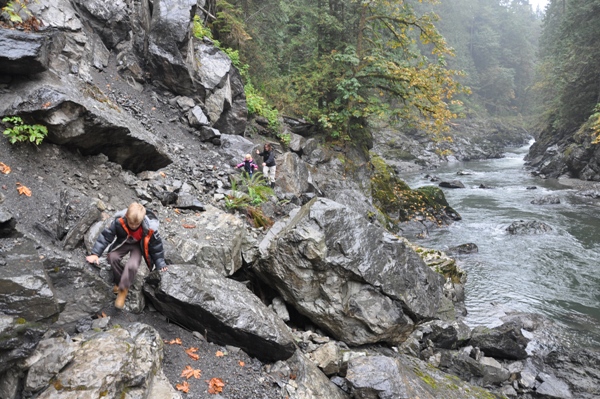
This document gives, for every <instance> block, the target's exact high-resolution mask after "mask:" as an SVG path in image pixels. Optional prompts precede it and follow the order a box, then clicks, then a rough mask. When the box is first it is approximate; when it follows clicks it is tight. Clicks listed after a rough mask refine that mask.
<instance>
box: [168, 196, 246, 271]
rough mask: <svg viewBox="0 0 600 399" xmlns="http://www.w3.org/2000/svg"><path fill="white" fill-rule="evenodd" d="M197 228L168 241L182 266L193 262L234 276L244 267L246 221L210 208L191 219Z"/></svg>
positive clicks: (171, 237)
mask: <svg viewBox="0 0 600 399" xmlns="http://www.w3.org/2000/svg"><path fill="white" fill-rule="evenodd" d="M188 223H193V224H192V225H190V226H194V228H193V229H188V230H189V231H188V232H186V231H181V230H185V229H181V230H178V231H176V232H175V234H172V233H170V232H165V234H164V237H165V239H169V241H171V242H173V243H174V245H175V249H176V251H177V253H178V257H179V258H180V259H179V260H180V262H181V263H191V264H195V265H198V266H202V267H205V268H210V269H213V270H215V271H217V272H218V273H219V274H221V275H223V276H230V275H232V274H233V273H235V272H236V271H238V270H239V269H240V268H241V267H242V244H243V243H244V242H245V237H246V235H247V230H246V226H245V221H244V220H242V219H240V218H239V217H237V216H236V215H233V214H231V213H227V212H223V211H221V210H220V209H218V208H215V207H214V206H206V210H205V211H204V212H202V213H201V214H198V215H194V216H190V217H188Z"/></svg>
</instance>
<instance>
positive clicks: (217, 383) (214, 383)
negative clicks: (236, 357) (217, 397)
mask: <svg viewBox="0 0 600 399" xmlns="http://www.w3.org/2000/svg"><path fill="white" fill-rule="evenodd" d="M224 386H225V383H224V382H223V380H222V379H220V378H211V380H210V381H208V393H211V394H217V393H220V392H223V387H224Z"/></svg>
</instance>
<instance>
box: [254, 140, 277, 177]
mask: <svg viewBox="0 0 600 399" xmlns="http://www.w3.org/2000/svg"><path fill="white" fill-rule="evenodd" d="M256 154H258V155H259V156H261V157H263V164H262V166H263V175H265V178H266V179H267V180H268V181H269V183H270V184H271V187H273V186H275V172H276V171H277V165H276V164H275V152H274V151H273V147H272V146H271V144H270V143H266V144H265V146H264V148H263V151H262V152H259V150H256Z"/></svg>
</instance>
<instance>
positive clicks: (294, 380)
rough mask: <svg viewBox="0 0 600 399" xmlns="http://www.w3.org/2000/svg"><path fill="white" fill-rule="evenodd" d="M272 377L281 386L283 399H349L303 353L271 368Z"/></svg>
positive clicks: (296, 354)
mask: <svg viewBox="0 0 600 399" xmlns="http://www.w3.org/2000/svg"><path fill="white" fill-rule="evenodd" d="M271 375H272V377H273V379H274V380H275V382H276V383H277V384H278V385H279V386H281V387H282V388H281V394H282V395H281V397H284V398H297V399H321V398H327V399H348V395H347V394H346V393H345V392H344V391H342V390H341V389H340V388H338V387H337V386H336V385H334V384H333V383H332V382H331V381H330V380H329V379H328V378H327V376H326V375H325V374H323V373H322V372H321V370H319V368H318V367H317V366H316V365H315V364H314V363H313V362H312V361H311V360H310V359H308V358H307V357H306V356H305V355H304V354H303V353H302V352H301V351H296V353H294V356H292V357H291V358H289V359H288V360H287V361H285V362H283V361H279V362H277V363H275V364H274V365H273V366H272V367H271Z"/></svg>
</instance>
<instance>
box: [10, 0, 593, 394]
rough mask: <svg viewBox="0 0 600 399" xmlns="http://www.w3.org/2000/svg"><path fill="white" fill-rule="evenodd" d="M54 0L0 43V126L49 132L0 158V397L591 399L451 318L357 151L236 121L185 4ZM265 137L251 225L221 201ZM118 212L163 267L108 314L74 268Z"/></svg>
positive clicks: (109, 298) (572, 383)
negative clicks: (134, 225)
mask: <svg viewBox="0 0 600 399" xmlns="http://www.w3.org/2000/svg"><path fill="white" fill-rule="evenodd" d="M59 3H60V4H58V5H57V4H56V2H52V3H50V2H49V1H44V0H42V1H40V2H39V3H38V4H37V5H35V6H33V5H32V11H33V12H35V13H36V15H37V16H38V17H39V18H40V20H42V21H43V22H44V26H45V27H46V28H45V30H43V31H42V32H39V33H26V32H20V31H14V30H10V29H0V35H2V36H1V38H2V41H0V43H11V46H6V47H3V45H1V44H0V50H1V51H2V52H3V54H8V56H5V57H2V58H1V59H0V61H1V62H0V70H1V71H2V72H3V74H4V76H5V77H4V78H3V79H4V80H3V81H2V87H1V90H2V100H3V101H2V102H1V103H0V115H2V116H5V115H19V116H21V117H23V118H24V120H26V121H27V122H28V123H40V124H43V125H45V126H47V127H48V130H49V135H48V137H47V138H46V139H45V140H44V142H43V143H42V144H41V145H40V146H39V147H38V146H35V145H32V144H30V143H20V144H16V145H9V144H8V142H7V141H5V142H4V143H2V145H0V162H2V165H4V166H3V168H2V171H3V172H2V174H0V188H1V190H0V270H1V271H2V272H1V273H0V312H1V315H0V316H1V317H0V337H1V338H0V343H1V345H0V397H2V398H7V399H17V398H23V397H32V398H75V397H77V398H79V397H83V396H86V397H107V398H138V397H152V398H154V397H156V398H158V397H160V398H177V397H188V398H209V397H215V396H214V395H215V394H216V393H219V395H220V397H224V398H236V399H240V398H294V399H300V398H302V399H311V398H314V399H316V398H323V397H326V398H333V399H335V398H340V399H342V398H364V397H368V396H373V395H378V396H379V397H421V398H457V399H458V398H480V397H501V395H505V396H512V397H515V396H520V397H523V398H528V397H569V396H568V395H571V396H572V395H579V396H578V397H581V398H588V397H589V398H591V397H593V395H594V394H595V392H594V391H593V389H594V388H593V387H594V386H598V384H596V382H597V376H596V375H595V374H594V373H593V372H592V371H593V370H595V369H597V367H595V365H596V363H594V362H596V360H595V359H597V358H596V357H594V356H595V355H594V354H587V355H586V356H587V357H581V356H579V357H575V354H574V353H570V352H565V351H563V350H559V347H558V346H556V345H554V344H552V345H551V344H547V345H544V346H542V345H540V348H542V347H543V349H544V350H537V351H535V352H532V351H531V350H529V351H528V346H529V345H530V344H531V342H534V343H537V342H542V341H541V339H538V338H536V337H537V336H538V335H536V334H541V333H542V332H544V331H547V328H546V327H545V326H544V323H543V322H542V321H538V320H537V319H535V318H533V319H532V317H531V316H530V315H519V316H518V317H517V316H515V317H514V318H513V319H511V320H507V324H506V325H503V326H501V327H498V328H495V329H491V330H486V329H478V330H473V331H471V330H470V329H469V328H468V327H467V326H466V325H465V324H464V323H463V322H462V321H461V315H462V313H463V311H464V303H463V301H464V291H463V284H464V279H465V278H466V276H465V275H464V272H462V271H461V270H460V268H457V267H456V265H455V262H454V261H453V260H452V259H451V258H448V257H447V256H446V255H445V254H443V253H441V252H439V251H435V250H430V249H424V248H419V247H417V246H414V245H413V244H411V243H410V242H407V241H405V240H404V239H403V238H402V237H399V236H398V235H396V234H392V233H391V232H390V230H392V231H393V228H391V226H390V224H388V223H387V222H388V221H390V220H392V219H393V217H392V216H394V215H392V216H390V215H389V214H391V212H389V214H388V218H387V219H386V218H384V217H382V213H383V212H382V211H381V210H380V209H379V205H380V204H381V202H382V200H381V199H377V200H374V196H373V192H372V190H373V188H372V187H373V186H372V185H371V181H372V177H373V175H374V172H373V170H372V163H371V162H370V160H369V159H368V157H367V155H366V154H365V153H364V151H362V150H361V151H359V150H357V149H355V148H352V147H349V146H344V145H343V143H326V142H325V140H323V138H322V137H320V136H318V135H317V134H315V133H316V132H314V130H311V129H307V128H306V125H305V124H302V123H299V122H298V121H294V120H292V119H288V120H287V122H288V123H285V122H282V126H281V130H280V131H279V132H278V133H280V134H284V135H288V136H287V137H289V142H288V143H286V144H285V145H284V144H283V143H278V142H277V140H276V139H275V135H261V134H260V133H268V131H267V130H266V129H265V128H264V127H262V126H261V125H260V123H257V124H253V125H251V126H247V118H246V116H247V115H246V112H247V110H246V106H245V97H244V93H243V86H242V81H241V79H240V77H239V74H238V73H237V71H236V69H235V68H234V67H233V66H232V64H231V61H230V60H229V59H228V58H227V56H226V55H225V54H224V53H222V52H221V51H220V50H218V49H217V48H216V47H214V46H213V45H212V44H211V43H210V42H208V41H204V40H199V39H196V38H193V37H192V36H191V34H190V32H189V30H186V29H182V28H181V27H188V26H189V25H190V21H191V17H192V16H193V15H194V14H196V13H198V14H200V15H201V14H202V10H201V9H200V8H199V7H197V5H196V2H195V1H192V2H181V1H172V0H161V1H158V2H157V1H155V2H152V3H150V2H146V1H142V2H138V3H135V4H130V5H129V6H127V7H126V6H125V3H122V2H115V3H110V4H107V3H105V2H103V1H100V0H98V1H88V2H85V3H78V2H76V3H71V2H67V1H59ZM107 10H108V11H110V12H107ZM161 10H171V11H172V12H170V13H163V12H160V11H161ZM124 15H126V16H127V18H122V16H124ZM15 48H16V49H18V50H19V51H15V52H14V53H13V52H11V49H15ZM188 54H193V55H194V57H191V58H190V57H187V55H188ZM197 60H200V61H201V62H196V61H197ZM259 122H260V121H259ZM266 141H273V142H274V144H277V159H278V179H277V183H276V187H275V189H274V192H273V193H270V194H269V196H268V198H267V199H266V201H265V202H264V203H263V204H261V206H260V210H261V212H262V215H263V216H264V219H261V220H263V221H264V220H267V222H268V223H267V226H270V225H271V222H272V223H273V225H272V226H271V227H270V228H268V227H265V226H262V227H261V225H260V224H257V223H256V222H257V220H256V218H255V217H253V216H252V214H249V213H247V212H245V211H243V210H242V211H235V210H232V208H231V207H230V206H227V201H226V200H228V199H229V200H231V199H232V198H236V196H239V195H241V194H240V191H241V190H242V188H241V187H238V189H236V190H234V188H235V187H233V186H232V184H231V178H232V177H237V176H239V171H238V170H236V169H234V165H235V164H237V163H238V162H240V161H241V159H242V158H243V155H244V154H246V153H251V154H254V153H255V150H256V149H259V148H261V147H262V145H263V144H264V142H266ZM324 144H325V145H324ZM465 151H466V150H464V151H463V150H461V151H460V153H463V152H465ZM458 153H459V152H457V154H458ZM482 156H483V155H482ZM391 158H394V157H393V156H392V157H391ZM413 163H414V162H413ZM419 163H421V164H423V162H420V161H419V162H417V163H414V164H415V165H418V164H419ZM421 166H422V165H421ZM395 184H397V186H398V188H401V184H400V182H398V181H396V182H395ZM442 200H443V196H442ZM132 201H139V202H142V203H143V204H145V205H146V206H147V207H148V208H150V209H152V210H153V211H155V213H156V214H157V215H158V217H159V219H160V222H161V227H160V234H161V236H162V238H163V240H164V243H165V248H166V253H167V262H168V263H169V270H168V271H167V272H165V273H159V272H157V271H154V272H150V271H148V270H147V269H145V268H143V267H142V268H141V271H140V273H138V276H137V278H136V281H135V282H134V284H133V286H132V289H131V292H130V294H129V296H128V299H127V302H126V305H125V309H124V310H123V311H118V310H116V309H114V307H113V301H114V296H113V293H112V284H111V274H110V273H111V272H110V270H109V269H108V268H107V265H106V264H105V263H101V265H100V267H99V268H98V267H95V266H92V265H90V264H87V263H86V262H85V261H84V256H85V254H86V253H87V252H88V251H89V248H90V245H91V243H92V242H93V241H94V239H95V237H96V236H97V235H98V233H99V231H101V229H102V227H103V226H104V225H105V224H106V223H107V221H109V220H110V219H109V218H110V217H111V215H112V214H113V213H114V212H115V211H117V210H120V209H122V208H125V207H126V206H127V205H128V204H129V203H130V202H132ZM377 201H379V202H377ZM389 204H390V207H389V208H388V209H391V210H395V211H397V210H398V209H399V205H398V201H397V200H396V199H395V198H391V200H390V201H389ZM394 220H400V218H398V217H396V219H394ZM542 335H543V334H542ZM543 342H546V341H543ZM529 349H531V348H529ZM576 359H579V360H578V361H580V362H585V363H579V364H577V363H576V362H575V361H576ZM582 359H583V360H582ZM188 366H189V368H188ZM588 369H590V370H591V371H589V372H588ZM565 370H567V371H565ZM575 373H579V378H578V379H577V380H573V379H571V376H572V375H574V374H575ZM388 382H389V383H388ZM594 384H595V385H594ZM544 395H545V396H544Z"/></svg>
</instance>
